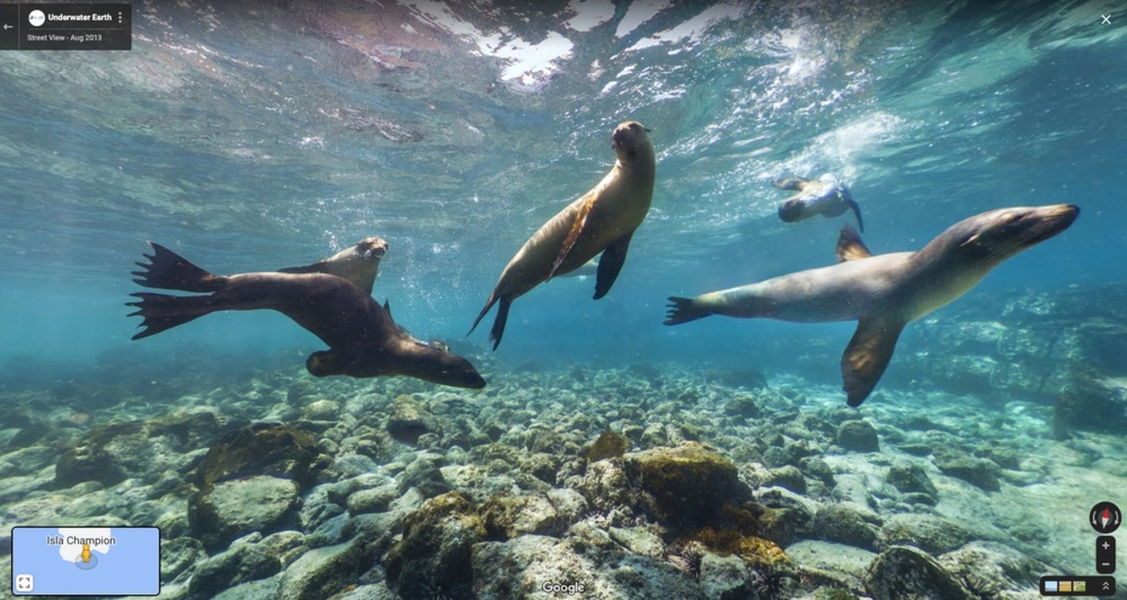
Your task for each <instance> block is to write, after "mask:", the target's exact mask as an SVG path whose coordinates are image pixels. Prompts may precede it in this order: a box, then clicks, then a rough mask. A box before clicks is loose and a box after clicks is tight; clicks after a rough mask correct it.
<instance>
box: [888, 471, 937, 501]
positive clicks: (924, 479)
mask: <svg viewBox="0 0 1127 600" xmlns="http://www.w3.org/2000/svg"><path fill="white" fill-rule="evenodd" d="M887 480H888V483H890V484H892V486H893V487H895V488H896V489H898V490H900V491H901V492H903V493H905V494H908V493H912V492H918V493H921V494H927V495H928V496H931V497H932V498H938V497H939V492H938V491H937V490H936V489H935V484H934V483H932V482H931V478H930V477H928V476H927V472H926V471H924V469H923V467H921V466H920V465H917V464H915V463H907V464H899V465H892V466H891V467H889V469H888V479H887Z"/></svg>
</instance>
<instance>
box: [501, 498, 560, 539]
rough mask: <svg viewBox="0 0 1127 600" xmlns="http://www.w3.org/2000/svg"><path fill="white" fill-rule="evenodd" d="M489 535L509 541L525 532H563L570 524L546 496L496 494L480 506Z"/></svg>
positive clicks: (547, 533) (558, 533)
mask: <svg viewBox="0 0 1127 600" xmlns="http://www.w3.org/2000/svg"><path fill="white" fill-rule="evenodd" d="M481 517H482V519H483V520H484V522H485V530H486V532H487V534H488V535H489V537H490V538H493V539H502V540H507V539H511V538H514V537H517V536H518V535H523V534H526V533H536V534H542V535H560V534H561V533H563V532H564V530H565V529H567V525H568V523H567V522H566V521H564V520H563V519H561V518H560V515H559V513H558V512H556V508H555V506H553V505H552V503H551V502H550V501H549V500H548V499H547V498H546V497H545V496H543V495H540V494H529V495H520V496H494V497H493V498H490V499H489V500H487V501H486V502H485V504H483V505H482V507H481Z"/></svg>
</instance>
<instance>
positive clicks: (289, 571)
mask: <svg viewBox="0 0 1127 600" xmlns="http://www.w3.org/2000/svg"><path fill="white" fill-rule="evenodd" d="M373 544H374V541H373V540H365V539H363V538H361V537H357V538H354V539H352V540H351V541H348V542H344V543H341V544H337V545H335V546H326V547H324V548H316V549H314V550H310V551H309V552H306V553H305V554H303V555H302V556H301V558H298V559H297V560H295V561H294V562H293V563H292V564H290V566H289V567H288V568H286V570H285V571H283V572H282V578H281V582H280V585H279V590H278V596H277V598H279V600H321V599H323V598H328V597H330V596H332V595H333V594H335V593H337V592H339V591H341V590H343V589H345V588H346V587H348V586H350V585H354V584H355V583H356V580H357V579H358V578H359V577H360V575H361V574H362V573H364V572H365V571H367V570H368V569H370V568H372V567H373V566H374V565H375V564H376V561H377V560H378V559H379V550H378V549H377V548H375V547H374V546H373Z"/></svg>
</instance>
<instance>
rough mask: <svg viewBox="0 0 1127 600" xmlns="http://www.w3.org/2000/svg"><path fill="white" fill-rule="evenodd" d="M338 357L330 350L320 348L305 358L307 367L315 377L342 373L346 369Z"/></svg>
mask: <svg viewBox="0 0 1127 600" xmlns="http://www.w3.org/2000/svg"><path fill="white" fill-rule="evenodd" d="M337 362H338V361H337V357H336V355H335V354H333V353H332V352H331V351H329V350H319V351H317V352H314V353H313V354H310V355H309V358H307V359H305V369H306V370H307V371H309V374H310V375H312V376H314V377H326V376H328V375H340V374H341V373H343V372H344V371H343V370H342V369H341V366H340V365H338V364H337Z"/></svg>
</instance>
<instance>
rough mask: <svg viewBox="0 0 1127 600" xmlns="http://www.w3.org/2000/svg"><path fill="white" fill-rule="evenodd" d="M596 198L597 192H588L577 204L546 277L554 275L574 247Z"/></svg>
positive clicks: (549, 277)
mask: <svg viewBox="0 0 1127 600" xmlns="http://www.w3.org/2000/svg"><path fill="white" fill-rule="evenodd" d="M597 199H598V195H597V194H588V196H587V198H586V199H585V200H584V201H583V203H582V204H581V205H580V206H579V212H578V213H577V214H576V215H575V219H573V220H572V221H571V229H569V230H568V231H567V237H565V238H564V241H563V244H560V251H559V253H558V254H556V260H555V261H554V262H552V269H551V270H550V271H548V277H547V279H551V278H552V277H554V276H555V274H556V271H557V270H559V268H560V265H561V264H563V261H564V259H565V258H567V255H568V253H570V252H571V249H572V248H574V247H575V242H576V241H578V240H579V234H580V233H583V227H584V226H585V225H586V224H587V215H589V214H591V209H592V208H594V206H595V200H597ZM600 270H601V269H600Z"/></svg>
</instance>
